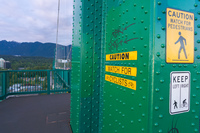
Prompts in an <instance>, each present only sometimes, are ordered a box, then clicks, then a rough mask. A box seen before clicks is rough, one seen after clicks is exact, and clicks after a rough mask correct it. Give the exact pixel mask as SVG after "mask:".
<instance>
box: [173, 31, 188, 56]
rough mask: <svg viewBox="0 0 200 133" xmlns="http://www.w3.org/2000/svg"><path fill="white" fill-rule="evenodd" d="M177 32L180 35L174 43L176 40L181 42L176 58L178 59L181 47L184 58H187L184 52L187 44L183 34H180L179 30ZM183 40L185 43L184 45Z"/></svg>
mask: <svg viewBox="0 0 200 133" xmlns="http://www.w3.org/2000/svg"><path fill="white" fill-rule="evenodd" d="M178 34H179V35H180V37H179V39H178V40H177V41H176V42H175V44H177V43H178V42H180V44H181V46H180V49H179V51H178V59H180V53H181V51H182V49H183V52H184V54H185V58H186V59H187V54H186V50H185V45H187V43H186V39H185V38H184V37H183V36H181V32H179V33H178ZM184 41H185V45H184Z"/></svg>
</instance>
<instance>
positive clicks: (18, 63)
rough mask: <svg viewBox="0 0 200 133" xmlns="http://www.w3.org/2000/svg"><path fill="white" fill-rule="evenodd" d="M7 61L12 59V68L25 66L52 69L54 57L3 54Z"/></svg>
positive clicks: (28, 68)
mask: <svg viewBox="0 0 200 133" xmlns="http://www.w3.org/2000/svg"><path fill="white" fill-rule="evenodd" d="M0 57H1V58H3V59H4V60H6V61H10V63H11V69H12V70H18V69H19V68H24V69H25V70H46V69H52V63H53V58H45V57H24V56H20V57H16V56H8V55H1V56H0Z"/></svg>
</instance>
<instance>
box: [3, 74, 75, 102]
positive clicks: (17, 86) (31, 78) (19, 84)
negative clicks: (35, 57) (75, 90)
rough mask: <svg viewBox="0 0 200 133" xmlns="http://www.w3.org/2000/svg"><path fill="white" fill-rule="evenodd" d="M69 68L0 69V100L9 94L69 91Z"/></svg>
mask: <svg viewBox="0 0 200 133" xmlns="http://www.w3.org/2000/svg"><path fill="white" fill-rule="evenodd" d="M70 72H71V70H20V71H18V70H11V71H0V100H3V99H5V98H6V97H7V96H9V95H21V94H52V93H66V92H70V91H71V90H70Z"/></svg>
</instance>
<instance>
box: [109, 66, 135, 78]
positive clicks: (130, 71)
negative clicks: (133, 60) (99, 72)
mask: <svg viewBox="0 0 200 133" xmlns="http://www.w3.org/2000/svg"><path fill="white" fill-rule="evenodd" d="M106 72H112V73H118V74H124V75H129V76H136V75H137V68H136V67H125V66H108V65H106Z"/></svg>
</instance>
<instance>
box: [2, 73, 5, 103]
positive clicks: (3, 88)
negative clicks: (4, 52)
mask: <svg viewBox="0 0 200 133" xmlns="http://www.w3.org/2000/svg"><path fill="white" fill-rule="evenodd" d="M2 95H3V100H4V99H6V72H3V85H2Z"/></svg>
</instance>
